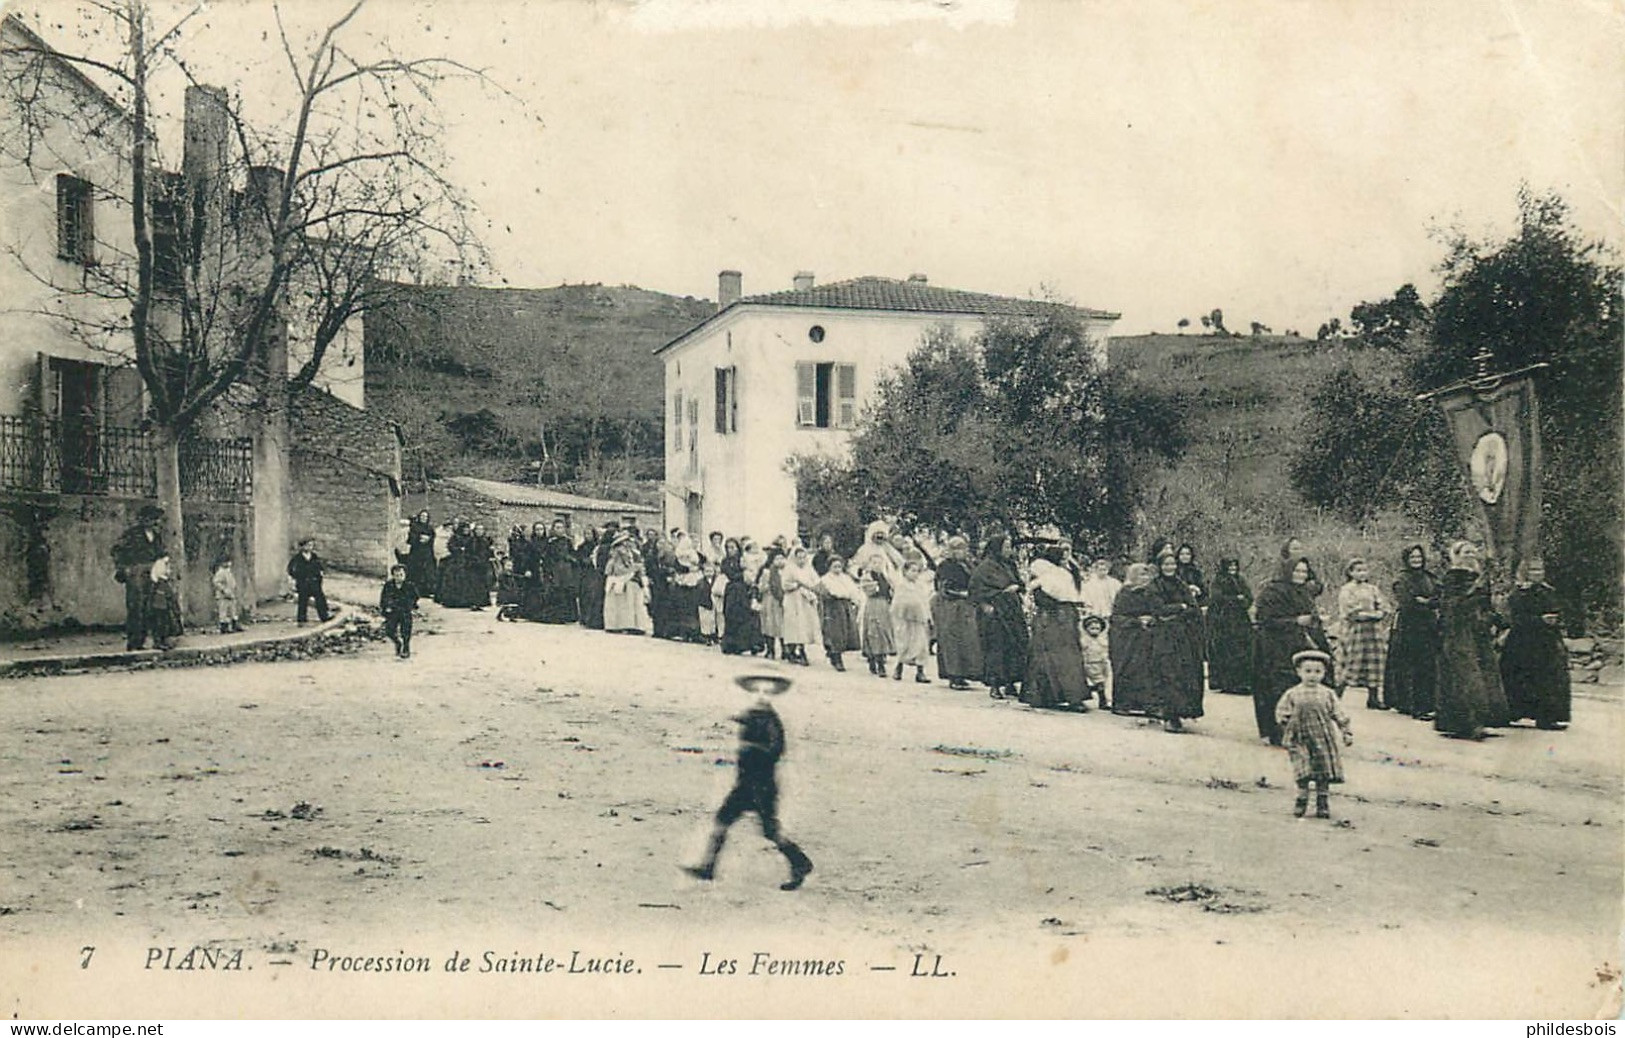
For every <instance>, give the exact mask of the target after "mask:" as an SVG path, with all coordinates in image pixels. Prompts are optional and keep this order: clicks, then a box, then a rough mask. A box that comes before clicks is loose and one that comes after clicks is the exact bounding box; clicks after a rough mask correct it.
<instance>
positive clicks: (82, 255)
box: [78, 180, 96, 263]
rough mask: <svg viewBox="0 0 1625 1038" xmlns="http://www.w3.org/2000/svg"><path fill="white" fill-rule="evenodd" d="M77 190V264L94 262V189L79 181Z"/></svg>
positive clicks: (85, 181)
mask: <svg viewBox="0 0 1625 1038" xmlns="http://www.w3.org/2000/svg"><path fill="white" fill-rule="evenodd" d="M78 188H79V206H78V208H79V214H78V215H79V256H78V259H79V262H81V263H93V262H95V260H96V189H95V188H94V187H92V186H91V184H90V181H88V180H81V181H80V182H79V184H78Z"/></svg>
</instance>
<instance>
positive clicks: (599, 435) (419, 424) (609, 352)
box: [366, 285, 716, 481]
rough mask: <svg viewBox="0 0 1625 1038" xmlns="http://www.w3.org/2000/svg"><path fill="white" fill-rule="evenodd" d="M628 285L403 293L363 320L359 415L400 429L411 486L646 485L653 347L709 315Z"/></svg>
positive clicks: (653, 468)
mask: <svg viewBox="0 0 1625 1038" xmlns="http://www.w3.org/2000/svg"><path fill="white" fill-rule="evenodd" d="M715 309H716V308H715V305H714V304H712V303H710V302H708V301H706V300H703V299H694V298H691V297H682V296H670V295H665V294H662V293H659V292H650V291H645V290H644V289H641V288H635V287H631V286H623V287H617V288H612V287H607V286H604V285H564V286H560V287H558V288H545V289H519V288H478V287H469V286H459V287H422V286H401V291H400V293H399V296H398V301H397V302H396V303H395V304H394V305H392V306H390V307H389V308H387V309H384V310H380V311H376V312H374V313H370V314H368V316H367V321H366V361H367V405H368V408H369V409H373V410H377V411H379V412H381V413H383V414H386V415H388V416H389V417H390V418H392V419H394V420H395V421H397V422H399V423H400V424H401V428H402V434H403V436H404V438H405V440H406V457H405V459H404V460H405V470H406V475H407V478H408V479H409V480H413V481H420V480H421V479H423V478H424V477H425V476H434V475H449V474H457V473H463V474H470V475H489V476H496V477H499V478H505V477H510V476H515V475H521V474H523V473H525V471H526V468H527V466H529V465H531V464H533V463H534V462H535V461H536V459H537V458H538V457H539V456H540V453H541V440H542V434H543V430H544V427H545V431H546V437H547V441H546V442H547V449H548V452H549V454H550V455H551V456H552V457H553V458H554V459H555V461H556V462H557V464H558V468H559V475H560V476H561V477H562V478H564V479H571V478H591V477H595V476H597V477H601V476H603V475H606V474H614V475H619V476H623V477H624V476H641V477H644V478H649V477H654V478H658V477H659V475H660V472H659V469H660V465H661V456H662V454H661V452H662V439H661V432H662V421H663V417H662V416H663V414H664V411H663V405H662V394H663V389H662V381H663V377H664V376H663V370H662V367H661V364H660V362H659V361H658V360H656V359H655V357H654V356H653V355H652V354H653V351H654V350H655V349H656V348H657V347H659V346H660V345H661V344H663V343H665V342H667V341H668V340H670V339H671V338H673V337H675V336H676V335H678V334H679V333H681V332H683V331H686V330H687V329H689V328H691V327H692V326H694V325H695V324H697V323H698V322H699V321H701V320H702V319H704V318H705V317H706V316H708V315H710V314H711V313H713V312H714V311H715Z"/></svg>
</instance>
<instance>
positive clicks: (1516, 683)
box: [1501, 584, 1571, 726]
mask: <svg viewBox="0 0 1625 1038" xmlns="http://www.w3.org/2000/svg"><path fill="white" fill-rule="evenodd" d="M1507 612H1508V613H1509V614H1511V615H1510V617H1509V618H1510V619H1511V621H1512V629H1511V630H1510V631H1509V632H1507V640H1506V643H1505V644H1504V645H1502V646H1501V684H1502V687H1503V688H1504V689H1505V690H1506V695H1507V705H1508V706H1509V707H1510V710H1511V718H1512V719H1513V720H1517V719H1518V718H1522V717H1528V718H1532V719H1533V720H1534V721H1535V723H1537V724H1540V725H1546V726H1549V725H1553V724H1557V723H1558V722H1560V721H1567V720H1568V719H1569V698H1570V694H1571V689H1570V684H1569V652H1568V648H1567V647H1566V646H1565V645H1564V644H1563V631H1562V627H1561V626H1560V624H1557V623H1552V624H1548V623H1547V622H1546V620H1545V617H1546V616H1550V615H1555V614H1559V613H1561V612H1562V609H1561V607H1560V606H1559V605H1558V602H1557V592H1556V591H1555V590H1554V589H1553V588H1552V586H1551V585H1550V584H1533V585H1524V586H1520V587H1518V588H1516V589H1515V590H1513V592H1512V594H1511V595H1509V596H1508V597H1507Z"/></svg>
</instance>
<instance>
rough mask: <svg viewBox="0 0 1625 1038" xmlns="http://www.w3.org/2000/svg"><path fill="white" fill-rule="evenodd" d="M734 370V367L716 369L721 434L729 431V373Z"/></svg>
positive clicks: (718, 421) (718, 416)
mask: <svg viewBox="0 0 1625 1038" xmlns="http://www.w3.org/2000/svg"><path fill="white" fill-rule="evenodd" d="M732 370H733V369H732V368H718V369H717V370H716V390H717V394H716V411H717V414H716V419H717V422H716V424H717V432H718V433H719V434H720V433H725V432H727V431H728V408H729V401H728V396H729V393H728V388H729V387H728V381H729V380H728V373H729V372H730V371H732Z"/></svg>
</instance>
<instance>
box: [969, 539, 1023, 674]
mask: <svg viewBox="0 0 1625 1038" xmlns="http://www.w3.org/2000/svg"><path fill="white" fill-rule="evenodd" d="M970 601H971V604H972V605H974V606H975V607H976V627H977V630H978V632H979V633H980V635H981V640H982V682H983V683H984V684H985V685H987V687H988V690H989V694H990V695H992V697H993V698H994V699H1006V698H1014V697H1015V696H1016V695H1017V694H1018V692H1019V690H1018V689H1017V684H1018V683H1019V682H1020V681H1021V680H1022V679H1023V678H1024V677H1026V671H1027V618H1026V616H1025V615H1023V613H1022V610H1021V578H1020V577H1019V576H1017V575H1016V558H1015V549H1014V548H1013V547H1012V546H1011V544H1010V538H1009V537H1008V536H1006V535H1005V534H1002V533H1000V534H994V535H993V536H992V537H990V538H988V541H987V554H986V555H985V556H984V557H983V558H982V561H981V562H979V563H977V564H976V568H975V569H974V570H972V571H971V577H970Z"/></svg>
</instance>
